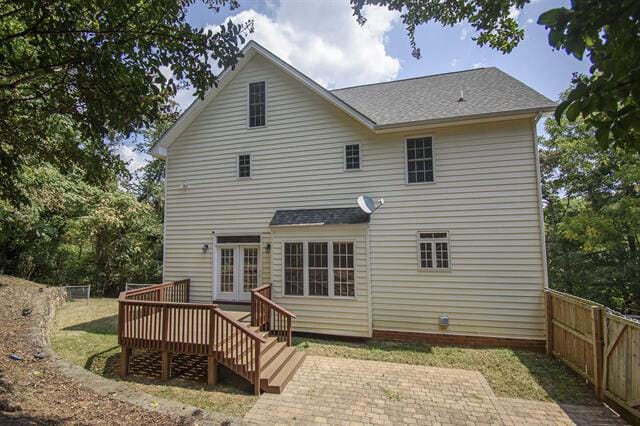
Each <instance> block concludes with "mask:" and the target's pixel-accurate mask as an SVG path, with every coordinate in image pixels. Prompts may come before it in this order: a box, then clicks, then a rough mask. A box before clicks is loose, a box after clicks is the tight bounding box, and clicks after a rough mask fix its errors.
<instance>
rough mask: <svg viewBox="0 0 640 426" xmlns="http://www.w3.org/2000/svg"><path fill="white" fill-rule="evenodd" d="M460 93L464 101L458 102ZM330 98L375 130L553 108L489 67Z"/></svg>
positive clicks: (341, 92)
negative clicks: (354, 111) (357, 115)
mask: <svg viewBox="0 0 640 426" xmlns="http://www.w3.org/2000/svg"><path fill="white" fill-rule="evenodd" d="M461 90H462V91H463V94H464V102H459V99H460V91H461ZM331 93H332V94H333V95H335V96H336V97H338V98H339V99H341V100H342V101H344V102H345V103H347V104H348V105H350V106H351V107H352V108H354V109H355V110H357V111H358V112H360V113H361V114H363V115H365V116H367V117H368V118H369V119H370V120H372V121H373V122H374V123H375V124H376V125H378V126H385V125H392V124H399V123H411V122H420V121H431V120H436V121H437V120H443V121H446V120H448V119H459V118H462V117H465V116H478V115H484V114H496V113H507V112H517V111H534V110H539V111H549V110H552V109H553V108H554V107H555V105H556V104H555V103H554V102H553V101H551V100H550V99H548V98H546V97H545V96H543V95H541V94H540V93H538V92H536V91H535V90H533V89H532V88H530V87H529V86H527V85H526V84H524V83H522V82H520V81H519V80H516V79H515V78H513V77H511V76H510V75H508V74H506V73H504V72H502V71H500V70H499V69H498V68H494V67H491V68H478V69H473V70H468V71H460V72H452V73H448V74H437V75H432V76H426V77H419V78H411V79H407V80H398V81H391V82H387V83H377V84H369V85H364V86H356V87H348V88H344V89H336V90H333V91H331Z"/></svg>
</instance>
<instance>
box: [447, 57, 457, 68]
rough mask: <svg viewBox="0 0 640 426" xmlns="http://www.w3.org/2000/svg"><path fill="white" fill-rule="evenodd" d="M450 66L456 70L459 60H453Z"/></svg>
mask: <svg viewBox="0 0 640 426" xmlns="http://www.w3.org/2000/svg"><path fill="white" fill-rule="evenodd" d="M449 65H451V68H455V67H456V65H458V59H457V58H453V59H452V60H451V62H449Z"/></svg>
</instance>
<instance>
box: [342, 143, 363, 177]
mask: <svg viewBox="0 0 640 426" xmlns="http://www.w3.org/2000/svg"><path fill="white" fill-rule="evenodd" d="M349 145H358V168H357V169H348V168H347V147H348V146H349ZM342 168H343V170H344V171H345V172H359V171H361V170H362V144H361V143H360V142H356V143H345V144H344V145H343V146H342Z"/></svg>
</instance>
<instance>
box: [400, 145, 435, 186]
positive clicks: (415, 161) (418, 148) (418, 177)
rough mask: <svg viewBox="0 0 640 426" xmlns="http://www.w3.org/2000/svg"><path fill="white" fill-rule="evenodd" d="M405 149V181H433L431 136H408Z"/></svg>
mask: <svg viewBox="0 0 640 426" xmlns="http://www.w3.org/2000/svg"><path fill="white" fill-rule="evenodd" d="M406 150H407V183H424V182H433V141H432V140H431V137H421V138H409V139H407V141H406Z"/></svg>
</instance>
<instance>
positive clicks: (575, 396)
mask: <svg viewBox="0 0 640 426" xmlns="http://www.w3.org/2000/svg"><path fill="white" fill-rule="evenodd" d="M294 345H296V346H297V347H298V349H300V350H303V351H305V352H306V353H307V354H308V355H319V356H328V357H340V358H354V359H366V360H373V361H386V362H397V363H403V364H415V365H427V366H432V367H443V368H460V369H464V370H476V371H479V372H480V373H482V374H483V375H484V376H485V377H486V379H487V381H488V382H489V384H490V385H491V388H492V389H493V391H494V392H495V393H496V394H497V395H498V396H504V397H509V398H522V399H532V400H537V401H555V402H558V403H573V404H583V405H589V404H594V403H595V400H594V397H593V393H592V391H591V390H590V388H589V387H588V386H587V385H586V384H585V383H584V381H583V380H582V379H581V378H580V377H578V376H577V375H576V374H574V373H573V372H572V371H571V370H569V369H568V368H567V367H566V366H565V365H564V364H562V363H561V362H560V361H558V360H556V359H550V358H548V357H547V356H545V355H544V354H539V353H535V352H530V351H524V350H513V349H501V348H496V349H477V348H464V347H453V346H431V345H427V344H420V343H400V342H374V341H368V342H361V343H354V342H345V341H329V340H320V339H310V338H294Z"/></svg>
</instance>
